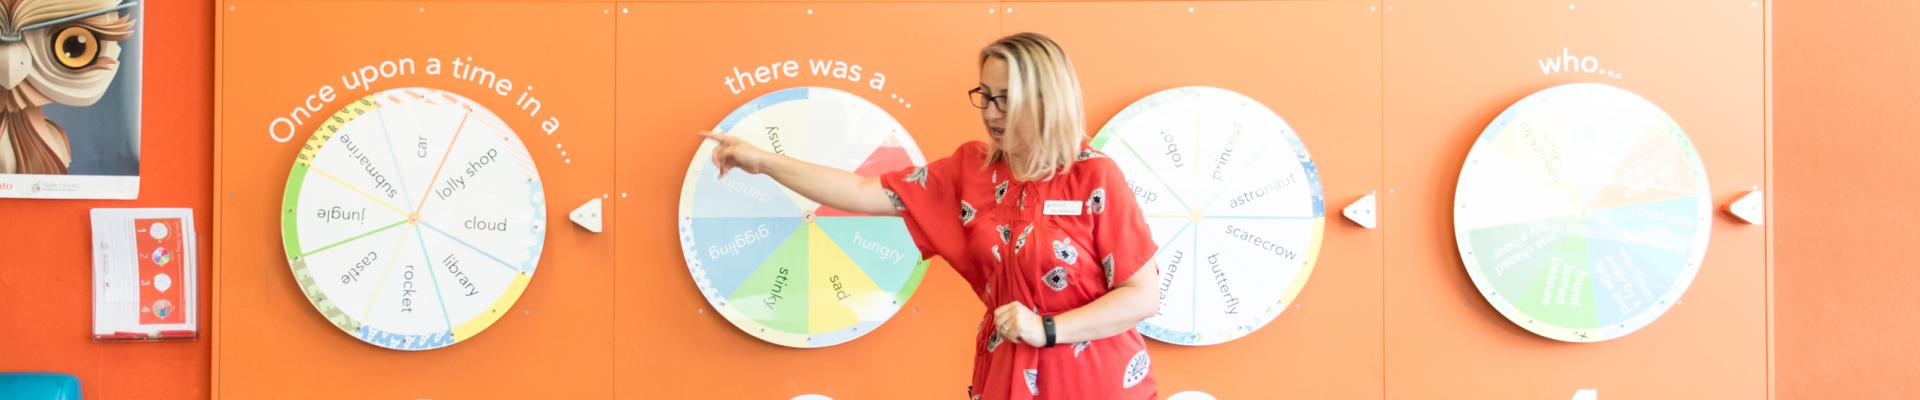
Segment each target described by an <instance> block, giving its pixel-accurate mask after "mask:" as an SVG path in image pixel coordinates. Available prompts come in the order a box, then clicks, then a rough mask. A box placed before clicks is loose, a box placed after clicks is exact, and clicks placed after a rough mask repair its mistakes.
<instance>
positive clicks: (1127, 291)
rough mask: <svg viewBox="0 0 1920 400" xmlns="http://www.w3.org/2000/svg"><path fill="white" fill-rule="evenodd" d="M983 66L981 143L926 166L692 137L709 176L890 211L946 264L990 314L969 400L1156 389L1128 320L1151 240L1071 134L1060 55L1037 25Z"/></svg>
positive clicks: (1103, 164) (1109, 174) (1067, 65)
mask: <svg viewBox="0 0 1920 400" xmlns="http://www.w3.org/2000/svg"><path fill="white" fill-rule="evenodd" d="M979 60H980V64H979V65H980V86H979V87H977V88H975V89H973V90H972V91H970V92H968V94H969V96H971V97H972V100H973V105H974V107H978V108H980V118H981V121H982V122H984V123H985V125H986V128H987V139H988V140H987V141H986V142H984V143H983V142H979V141H974V142H969V143H967V144H964V145H961V146H960V148H959V149H958V150H955V151H954V153H953V155H952V156H948V157H947V158H944V159H940V160H937V161H934V162H933V163H932V164H929V165H927V166H926V167H919V168H909V169H906V170H901V171H897V172H893V173H890V174H886V175H883V176H881V177H878V178H868V177H862V176H858V175H854V174H853V173H850V172H845V171H840V170H835V169H831V168H827V167H822V166H819V165H814V164H809V163H807V162H804V161H800V160H796V159H792V158H788V157H785V156H781V155H777V154H773V153H769V152H766V151H763V150H760V149H758V148H754V147H753V146H752V145H750V144H746V143H745V142H743V141H742V140H740V139H738V138H733V137H728V136H724V135H720V134H715V133H703V135H705V136H706V137H707V138H708V139H709V140H713V141H715V142H717V146H716V148H715V149H714V151H713V162H714V164H715V165H716V166H717V167H719V168H720V170H721V174H725V173H726V171H729V170H731V169H732V168H740V169H741V170H744V171H746V172H749V173H755V174H766V175H768V176H771V177H772V178H773V179H774V180H776V181H779V182H780V184H782V185H785V186H786V187H788V188H790V189H792V190H793V191H794V192H798V193H799V194H801V195H803V196H806V197H807V198H809V199H812V200H814V201H817V202H819V203H821V204H825V205H827V206H830V207H834V208H838V209H842V210H848V211H853V212H859V213H869V214H881V215H900V216H902V217H903V219H905V220H906V223H907V228H908V229H907V230H908V231H909V232H911V233H912V235H913V240H914V243H915V244H916V245H917V246H918V247H919V248H920V254H922V255H924V256H926V257H932V256H934V255H939V256H941V257H944V258H946V259H947V262H948V263H949V264H952V265H953V268H954V270H956V271H957V272H959V274H960V276H962V277H964V278H966V280H967V283H968V284H969V285H971V286H972V288H973V292H974V294H975V295H977V296H979V298H980V300H981V301H982V302H984V303H985V304H986V306H987V308H988V310H989V313H988V314H987V315H986V317H985V318H983V319H982V323H983V324H982V326H981V327H980V329H979V332H977V334H976V339H977V343H976V344H975V356H974V366H973V380H972V386H970V387H969V388H968V392H969V395H970V397H971V398H974V399H1032V398H1048V399H1056V398H1057V399H1150V398H1154V397H1155V396H1157V393H1156V389H1155V384H1154V381H1153V378H1152V377H1151V376H1149V374H1148V370H1149V366H1150V364H1151V360H1150V359H1149V358H1148V357H1147V353H1146V343H1145V341H1144V340H1142V339H1141V337H1140V333H1139V332H1136V331H1134V330H1133V327H1134V326H1135V325H1137V324H1139V323H1140V321H1142V320H1145V319H1146V318H1147V317H1149V316H1152V315H1154V314H1155V313H1156V312H1158V308H1159V299H1158V293H1157V292H1156V291H1155V289H1154V287H1153V283H1154V281H1155V280H1156V278H1155V276H1157V275H1158V274H1159V273H1158V267H1156V266H1154V265H1153V264H1151V261H1152V257H1153V253H1154V251H1155V248H1156V246H1155V244H1154V242H1153V240H1152V236H1151V235H1150V234H1149V233H1148V231H1147V225H1146V223H1145V221H1144V220H1143V218H1142V217H1141V215H1140V211H1139V209H1138V208H1137V207H1136V206H1135V204H1134V198H1133V196H1132V191H1131V190H1130V189H1129V187H1128V186H1127V183H1126V182H1127V181H1126V179H1125V178H1123V177H1122V176H1121V174H1120V168H1119V167H1118V166H1116V165H1115V164H1114V163H1113V161H1112V160H1111V159H1109V158H1106V157H1105V156H1104V155H1102V154H1100V153H1099V152H1096V151H1093V149H1091V148H1088V147H1086V145H1085V144H1084V143H1083V142H1084V141H1085V139H1086V130H1085V128H1084V127H1085V125H1086V124H1085V121H1084V117H1083V116H1082V113H1081V111H1080V110H1081V106H1080V84H1079V81H1078V78H1075V77H1074V72H1073V65H1072V63H1071V62H1069V61H1068V60H1067V56H1066V53H1064V52H1063V51H1062V50H1061V49H1060V45H1059V44H1057V43H1054V42H1053V40H1052V39H1048V38H1047V37H1046V36H1042V35H1039V34H1033V33H1022V34H1017V35H1013V36H1008V37H1006V38H1003V39H1000V40H999V41H996V42H994V43H993V44H992V45H989V46H987V47H986V49H983V50H982V51H981V52H980V58H979ZM987 322H991V323H992V324H991V325H986V323H987Z"/></svg>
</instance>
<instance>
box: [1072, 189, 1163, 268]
mask: <svg viewBox="0 0 1920 400" xmlns="http://www.w3.org/2000/svg"><path fill="white" fill-rule="evenodd" d="M1086 164H1088V165H1087V167H1092V168H1095V169H1097V172H1096V173H1094V174H1093V176H1094V178H1095V179H1094V180H1093V182H1094V183H1095V184H1094V185H1092V187H1093V189H1092V192H1091V193H1088V194H1087V205H1086V209H1087V212H1088V213H1089V214H1091V215H1092V216H1093V251H1094V255H1095V256H1097V257H1100V258H1099V260H1098V261H1099V262H1100V268H1101V269H1102V270H1104V271H1105V272H1106V275H1107V288H1109V289H1111V288H1113V287H1114V285H1117V284H1119V283H1120V282H1125V281H1126V280H1127V278H1130V277H1132V276H1133V274H1134V273H1135V272H1138V271H1139V270H1140V267H1142V266H1145V265H1146V264H1147V262H1149V261H1152V260H1153V254H1154V252H1157V251H1159V249H1160V246H1159V245H1158V244H1156V243H1154V241H1153V234H1152V233H1151V231H1149V230H1148V229H1149V228H1148V227H1147V221H1146V217H1144V216H1142V215H1141V214H1140V206H1139V204H1138V203H1137V201H1136V200H1135V199H1134V198H1133V190H1132V188H1131V187H1129V186H1127V179H1126V177H1125V176H1123V175H1122V174H1121V172H1120V166H1119V165H1116V164H1114V163H1113V159H1110V158H1105V157H1100V158H1094V159H1092V160H1087V162H1086Z"/></svg>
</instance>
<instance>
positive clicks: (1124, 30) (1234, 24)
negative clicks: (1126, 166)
mask: <svg viewBox="0 0 1920 400" xmlns="http://www.w3.org/2000/svg"><path fill="white" fill-rule="evenodd" d="M1002 10H1003V12H1004V11H1007V10H1011V12H1006V13H1005V14H1004V15H1003V21H1004V22H1003V28H1002V30H1001V32H1002V33H1003V34H1012V33H1016V32H1021V31H1034V32H1041V33H1044V34H1047V35H1050V36H1052V37H1053V38H1054V39H1056V40H1059V41H1060V42H1061V44H1062V46H1064V47H1065V48H1066V50H1067V54H1068V55H1069V56H1071V57H1073V61H1074V66H1075V68H1077V69H1078V72H1079V73H1080V79H1081V85H1082V86H1083V87H1084V89H1083V90H1084V91H1085V96H1086V102H1087V119H1088V126H1089V127H1091V128H1090V129H1095V130H1097V129H1099V127H1101V126H1105V125H1106V124H1107V121H1108V120H1109V119H1110V118H1112V117H1113V115H1115V114H1117V113H1119V112H1120V110H1121V109H1123V108H1125V107H1126V106H1127V105H1129V104H1132V103H1133V102H1134V101H1136V100H1139V99H1140V98H1141V97H1145V96H1147V95H1150V94H1153V93H1154V92H1158V91H1160V90H1163V89H1171V88H1175V87H1181V86H1190V85H1203V86H1214V87H1220V88H1225V89H1228V90H1233V91H1236V92H1239V93H1241V94H1244V95H1247V96H1248V97H1252V98H1253V99H1254V100H1258V101H1260V103H1261V104H1264V105H1265V106H1266V107H1268V108H1270V109H1272V110H1273V111H1274V112H1275V113H1277V114H1279V115H1280V117H1281V118H1283V119H1285V120H1286V121H1287V123H1288V124H1289V125H1291V126H1292V127H1293V129H1294V130H1295V131H1296V132H1298V134H1299V135H1300V139H1301V141H1302V142H1303V143H1304V144H1305V146H1306V149H1307V152H1308V153H1309V154H1311V155H1312V157H1313V161H1314V163H1315V165H1316V167H1317V168H1318V171H1319V173H1320V182H1321V186H1322V188H1321V189H1322V191H1323V193H1324V194H1325V197H1326V215H1327V219H1326V221H1325V222H1326V231H1325V239H1324V241H1323V242H1322V245H1321V247H1320V249H1319V251H1320V256H1319V258H1318V260H1317V262H1316V265H1315V266H1314V270H1313V273H1312V274H1311V276H1309V277H1308V278H1307V282H1306V286H1305V287H1304V289H1302V291H1301V292H1300V295H1299V297H1297V298H1295V299H1294V303H1293V304H1292V307H1290V308H1288V309H1287V310H1286V311H1285V312H1282V313H1281V314H1280V315H1279V316H1278V317H1275V318H1274V319H1273V321H1272V322H1270V323H1268V324H1267V325H1266V326H1264V327H1262V328H1260V330H1258V331H1255V332H1253V333H1252V334H1249V335H1247V336H1246V337H1243V338H1240V339H1238V340H1235V341H1232V342H1227V343H1222V344H1218V345H1213V346H1199V347H1188V346H1178V345H1169V344H1165V343H1160V342H1158V341H1153V340H1149V341H1148V342H1149V343H1151V345H1150V347H1151V349H1150V350H1149V351H1151V352H1152V353H1151V354H1152V355H1153V367H1154V371H1153V372H1154V374H1155V375H1154V377H1155V379H1157V380H1158V382H1159V383H1160V392H1161V395H1162V396H1167V395H1172V394H1174V393H1177V392H1180V391H1186V390H1196V391H1201V392H1205V393H1208V394H1211V395H1214V396H1216V397H1220V398H1225V399H1237V398H1263V397H1272V396H1274V395H1276V393H1286V394H1288V395H1291V396H1300V397H1306V398H1378V397H1380V396H1381V386H1380V383H1381V379H1382V378H1383V376H1384V371H1383V366H1382V364H1381V362H1382V356H1383V355H1382V353H1381V343H1382V340H1383V337H1382V335H1383V334H1385V332H1383V331H1382V330H1381V323H1382V321H1381V319H1380V314H1381V312H1383V309H1382V306H1383V305H1382V303H1381V302H1382V292H1381V287H1382V285H1381V275H1380V260H1381V257H1382V256H1383V254H1382V251H1383V250H1384V246H1383V242H1382V241H1381V238H1382V236H1381V235H1382V233H1381V231H1380V230H1368V229H1365V228H1361V227H1360V226H1359V225H1356V224H1354V223H1352V222H1349V221H1347V220H1346V219H1345V218H1342V217H1340V216H1339V214H1340V209H1341V207H1345V206H1346V205H1347V204H1348V203H1351V202H1353V201H1354V200H1357V199H1359V198H1360V197H1361V196H1365V195H1366V194H1367V193H1368V192H1370V191H1374V190H1377V189H1378V188H1379V187H1380V183H1381V177H1382V176H1381V172H1380V171H1381V164H1380V154H1381V152H1380V148H1381V145H1382V143H1381V130H1380V129H1381V123H1380V118H1379V114H1378V113H1379V110H1380V105H1381V97H1380V96H1381V92H1380V56H1381V55H1380V22H1381V14H1380V13H1379V12H1377V9H1376V10H1369V9H1368V4H1366V3H1362V2H1215V3H1179V2H1138V3H1058V4H1007V5H1005V6H1004V7H1003V9H1002ZM968 134H975V135H977V133H973V132H968ZM1162 269H1163V270H1162V272H1163V273H1165V266H1162Z"/></svg>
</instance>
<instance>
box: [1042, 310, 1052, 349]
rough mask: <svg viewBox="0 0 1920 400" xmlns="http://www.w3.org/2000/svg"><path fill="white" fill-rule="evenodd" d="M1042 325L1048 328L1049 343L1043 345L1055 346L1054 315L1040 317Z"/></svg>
mask: <svg viewBox="0 0 1920 400" xmlns="http://www.w3.org/2000/svg"><path fill="white" fill-rule="evenodd" d="M1040 326H1044V327H1046V328H1047V345H1046V346H1043V347H1053V339H1054V336H1053V316H1051V315H1047V316H1042V317H1040Z"/></svg>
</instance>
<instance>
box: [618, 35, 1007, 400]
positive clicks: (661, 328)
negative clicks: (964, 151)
mask: <svg viewBox="0 0 1920 400" xmlns="http://www.w3.org/2000/svg"><path fill="white" fill-rule="evenodd" d="M620 8H621V16H620V18H618V20H619V26H620V28H619V35H620V40H619V47H618V53H619V54H618V58H619V68H620V73H619V76H620V77H621V78H620V80H619V82H618V83H617V85H618V87H619V95H618V96H619V97H618V99H617V102H619V103H620V104H621V113H620V115H619V117H618V118H619V122H618V124H619V128H618V130H619V131H620V132H621V133H620V139H619V146H618V149H619V151H620V154H621V157H620V161H619V163H618V165H617V172H616V175H617V180H618V181H619V192H620V193H621V195H620V196H617V197H620V198H619V199H618V200H616V201H615V203H616V204H618V205H619V206H620V207H624V208H625V209H627V210H630V211H628V212H624V213H621V214H620V216H619V218H618V219H616V220H610V221H612V222H611V223H610V226H611V229H613V230H614V231H616V232H618V234H619V241H620V246H619V248H620V250H619V252H618V259H617V260H616V263H617V265H618V267H617V269H618V270H619V274H618V276H617V277H616V278H617V281H616V284H617V285H619V286H620V287H621V288H622V290H619V291H618V293H617V294H616V306H615V309H616V315H617V316H616V320H617V322H616V324H615V329H616V330H617V331H619V332H620V334H619V335H618V336H617V337H616V340H617V341H618V342H617V345H616V351H615V377H616V378H615V380H616V381H617V390H616V392H617V394H618V395H619V397H622V398H646V397H657V398H765V399H786V398H792V397H794V396H798V395H801V394H808V393H816V394H824V395H827V396H831V397H833V398H836V399H868V398H873V399H887V398H928V397H943V396H950V397H954V398H960V397H964V396H965V393H966V388H967V384H968V379H969V378H970V377H971V371H972V363H973V346H972V340H973V337H974V336H973V334H974V331H973V329H974V328H975V327H976V326H977V324H978V323H979V321H980V320H979V316H980V315H981V313H982V312H984V309H983V306H982V305H981V304H980V302H979V301H978V300H976V299H975V297H974V296H973V294H972V291H971V290H969V289H968V288H967V286H966V284H965V281H963V280H962V279H960V277H959V276H958V275H957V274H955V273H954V272H953V269H952V268H951V267H949V266H947V264H946V263H945V262H944V261H935V262H933V263H932V264H931V265H929V266H928V267H927V272H926V276H925V278H924V279H923V280H922V281H921V282H920V286H919V288H918V289H917V291H916V292H915V293H914V295H913V297H912V298H911V299H909V300H908V301H907V302H906V303H905V304H904V305H903V306H902V308H901V309H900V311H899V313H897V314H895V315H894V316H893V318H892V319H890V320H888V322H886V323H885V324H883V325H881V326H880V327H879V328H877V329H875V330H873V331H872V332H871V333H868V334H867V335H865V336H862V337H860V338H859V339H855V340H853V341H850V342H847V343H844V344H840V345H836V346H831V347H825V348H817V349H792V348H786V347H781V346H779V345H775V344H772V343H768V342H764V341H761V340H760V339H757V338H754V337H753V336H751V335H749V334H747V333H746V332H742V331H741V330H740V329H739V328H736V327H735V326H734V325H733V324H732V323H729V322H728V321H727V320H726V319H725V318H722V317H721V316H720V315H719V314H718V313H716V312H715V311H714V310H713V308H712V306H710V305H708V303H707V301H706V300H705V298H704V297H702V296H701V295H700V293H699V292H698V291H697V289H696V286H695V284H694V282H693V278H692V275H691V274H690V273H689V272H688V269H687V265H686V261H685V258H683V255H682V253H681V251H680V245H679V244H680V241H679V233H678V232H677V227H678V218H679V215H678V210H679V204H680V189H681V184H682V181H683V180H684V178H685V176H686V171H687V166H688V164H689V163H690V162H692V161H693V154H694V152H695V151H696V149H698V148H699V146H700V142H701V140H702V139H701V138H700V137H698V136H695V135H694V133H695V132H698V131H701V130H708V129H713V128H714V126H715V125H716V124H718V123H719V122H720V120H721V118H723V117H726V116H727V114H728V113H729V112H732V111H733V110H734V108H736V107H739V106H741V105H742V104H746V103H747V102H748V101H751V100H753V99H754V98H756V97H759V96H760V95H763V94H766V93H770V92H773V91H777V90H780V89H785V88H792V87H802V86H821V87H827V88H833V89H838V90H842V91H846V92H848V93H853V94H855V95H858V96H861V97H862V98H865V99H866V100H867V101H870V102H873V103H874V104H876V105H879V106H880V107H881V108H882V109H883V110H885V111H886V112H887V113H889V114H890V115H892V116H893V118H894V119H895V120H897V121H899V122H900V124H901V125H902V126H903V127H905V128H906V130H907V132H908V133H909V134H911V135H913V138H914V140H915V142H916V143H917V144H919V145H920V150H921V151H922V152H923V153H925V155H926V156H927V158H928V159H929V160H933V159H937V158H939V157H945V156H946V155H948V154H952V152H953V149H954V148H956V147H958V146H959V145H960V143H963V142H965V141H969V140H978V139H982V138H984V135H982V134H981V133H982V128H981V125H980V117H979V115H980V114H979V111H978V110H976V109H974V108H973V107H972V106H971V105H969V104H968V100H967V95H966V91H967V90H968V89H972V88H973V87H974V86H975V85H976V84H977V83H978V79H979V75H978V70H977V69H976V68H975V67H974V60H975V58H974V57H976V55H977V52H978V51H979V48H980V46H983V45H985V44H986V43H987V42H990V41H992V40H993V39H994V38H995V37H996V36H995V28H996V27H997V26H998V18H996V16H995V15H990V14H988V13H987V10H988V9H990V8H991V7H990V6H984V5H975V4H811V5H803V4H657V3H649V4H621V5H620ZM718 21H725V22H724V23H719V22H718ZM689 38H698V39H697V40H690V39H689ZM810 59H834V60H843V61H845V62H847V63H851V64H857V65H860V66H862V67H863V68H862V69H863V73H864V74H865V75H866V77H863V78H862V80H861V82H858V83H856V82H851V81H848V80H845V79H835V78H831V77H817V76H814V75H813V74H812V72H810V67H808V66H807V64H808V60H810ZM787 60H796V61H797V62H799V63H800V64H801V71H800V72H799V73H798V76H796V77H783V78H779V79H777V80H774V81H771V82H769V83H765V84H755V85H753V86H752V87H747V88H744V89H745V90H743V91H741V92H739V93H734V92H733V90H732V89H730V88H729V87H728V86H726V83H725V79H726V78H727V77H728V76H732V74H733V71H734V69H735V68H739V69H740V70H743V71H751V69H752V68H754V67H755V66H764V65H768V64H772V63H775V62H783V61H787ZM876 73H884V74H886V77H887V83H886V85H885V87H884V89H882V90H874V89H872V88H871V87H869V86H867V82H868V80H869V79H871V77H872V75H874V74H876ZM896 96H897V98H898V99H896ZM899 99H904V100H899ZM908 103H911V104H912V107H911V108H908V107H907V104H908ZM816 140H825V139H816ZM734 173H740V172H738V171H735V172H734Z"/></svg>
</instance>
